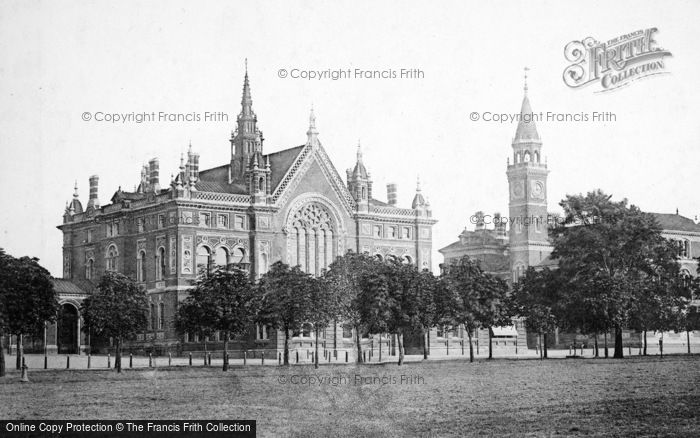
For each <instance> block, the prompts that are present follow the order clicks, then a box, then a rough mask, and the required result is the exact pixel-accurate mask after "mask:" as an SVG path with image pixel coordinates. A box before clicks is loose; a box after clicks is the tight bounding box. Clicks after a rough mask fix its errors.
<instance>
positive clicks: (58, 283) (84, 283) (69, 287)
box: [51, 278, 95, 295]
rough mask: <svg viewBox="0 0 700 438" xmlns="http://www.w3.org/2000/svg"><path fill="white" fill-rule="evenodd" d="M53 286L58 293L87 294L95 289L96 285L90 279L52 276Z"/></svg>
mask: <svg viewBox="0 0 700 438" xmlns="http://www.w3.org/2000/svg"><path fill="white" fill-rule="evenodd" d="M51 283H53V288H54V290H55V291H56V293H58V294H79V295H86V294H89V293H92V291H93V290H95V285H94V284H92V282H90V281H89V280H66V279H64V278H52V279H51Z"/></svg>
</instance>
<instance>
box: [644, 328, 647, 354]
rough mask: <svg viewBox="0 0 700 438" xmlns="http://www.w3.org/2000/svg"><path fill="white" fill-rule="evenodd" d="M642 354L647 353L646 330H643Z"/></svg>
mask: <svg viewBox="0 0 700 438" xmlns="http://www.w3.org/2000/svg"><path fill="white" fill-rule="evenodd" d="M644 355H645V356H646V355H647V331H646V330H644Z"/></svg>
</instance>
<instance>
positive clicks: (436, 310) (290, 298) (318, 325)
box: [175, 252, 509, 369]
mask: <svg viewBox="0 0 700 438" xmlns="http://www.w3.org/2000/svg"><path fill="white" fill-rule="evenodd" d="M507 290H508V288H507V285H506V283H505V282H504V281H502V280H500V279H498V278H496V277H493V276H491V275H490V274H488V273H485V272H484V271H483V270H482V269H481V268H480V267H479V265H478V264H477V263H475V262H473V261H471V260H469V259H468V258H464V259H462V260H459V261H458V262H455V263H453V264H451V265H449V266H448V267H447V268H446V269H445V271H444V272H443V274H442V275H441V276H440V277H435V276H434V275H433V274H432V273H431V272H430V271H428V270H423V271H420V270H418V269H417V268H416V267H415V266H413V265H407V264H402V263H400V262H398V261H395V260H389V261H380V260H378V259H377V258H374V257H371V256H368V255H364V254H355V253H352V252H348V253H347V254H346V255H344V256H342V257H339V258H337V259H336V261H335V262H334V263H333V264H331V266H330V267H329V269H328V271H326V272H325V273H324V275H323V276H321V277H313V276H311V275H309V274H307V273H305V272H303V271H302V270H301V269H300V268H299V267H298V266H295V267H290V266H288V265H286V264H284V263H281V262H277V263H275V264H273V265H272V266H271V268H270V270H269V271H268V272H267V273H265V274H264V275H263V276H262V278H261V279H260V281H259V282H258V283H257V284H254V283H252V282H251V281H250V279H249V277H248V276H247V274H246V273H244V272H242V271H239V270H237V269H234V270H223V269H219V270H215V271H213V272H211V273H209V274H207V275H204V276H202V277H201V278H200V280H199V281H198V282H197V285H196V288H195V290H194V291H193V292H192V293H191V294H190V296H189V297H188V298H187V299H186V300H185V301H184V302H183V303H182V304H181V305H180V306H179V308H178V312H177V316H176V319H175V322H176V327H177V328H178V330H179V331H180V332H183V333H184V332H189V333H200V334H202V335H204V336H207V335H211V334H212V333H213V332H215V331H218V332H221V333H222V334H223V335H224V340H225V341H224V357H226V356H227V355H226V353H227V346H228V339H229V338H230V337H235V336H242V335H244V334H245V333H246V332H247V330H249V329H250V328H251V327H252V326H253V325H254V324H264V325H268V326H272V327H274V328H275V329H276V330H278V332H279V333H281V334H282V335H283V336H284V355H283V360H284V364H285V365H287V364H289V340H290V337H291V336H292V334H293V333H294V332H298V331H300V330H301V327H302V325H304V324H311V325H312V327H313V330H314V332H315V335H316V336H315V339H316V340H318V339H319V338H320V336H319V335H320V332H321V331H322V330H325V329H326V328H328V327H331V326H334V325H335V324H337V323H338V322H339V321H340V322H343V323H344V324H347V325H350V326H351V327H352V328H353V330H354V331H355V335H356V336H355V339H356V348H357V361H358V362H360V363H361V362H362V360H363V355H362V343H361V335H362V334H380V335H382V334H389V335H395V337H396V340H397V349H398V356H399V360H398V363H399V365H401V364H402V363H403V360H404V351H405V350H404V334H405V333H407V332H412V333H414V332H416V331H417V332H420V333H422V335H423V336H422V338H423V342H424V344H423V351H424V355H425V356H426V357H427V345H426V342H425V341H426V334H427V331H428V330H429V329H430V328H431V327H434V326H443V327H457V326H459V325H460V324H462V325H464V327H465V328H466V329H467V332H468V334H469V336H471V334H472V332H473V331H474V330H476V329H477V328H481V327H490V326H493V325H501V324H505V323H508V322H509V320H508V314H507V309H508V307H507V305H506V304H507V301H506V294H507ZM315 348H316V354H315V355H314V357H315V365H316V366H318V349H319V344H318V342H316V345H315ZM470 358H471V360H473V351H471V350H470ZM227 368H228V364H227V363H226V360H225V361H224V369H227Z"/></svg>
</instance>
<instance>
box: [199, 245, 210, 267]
mask: <svg viewBox="0 0 700 438" xmlns="http://www.w3.org/2000/svg"><path fill="white" fill-rule="evenodd" d="M210 268H211V252H210V251H209V248H207V247H206V246H200V247H199V248H197V273H198V274H200V273H208V272H209V270H210Z"/></svg>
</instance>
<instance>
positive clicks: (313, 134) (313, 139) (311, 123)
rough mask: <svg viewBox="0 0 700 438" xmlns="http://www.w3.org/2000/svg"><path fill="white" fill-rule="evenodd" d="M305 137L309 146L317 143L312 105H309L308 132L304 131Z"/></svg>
mask: <svg viewBox="0 0 700 438" xmlns="http://www.w3.org/2000/svg"><path fill="white" fill-rule="evenodd" d="M306 136H307V137H308V143H309V144H315V143H317V142H318V130H317V129H316V114H315V113H314V107H313V105H311V113H310V114H309V130H308V131H306Z"/></svg>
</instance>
